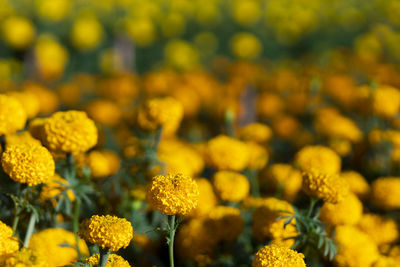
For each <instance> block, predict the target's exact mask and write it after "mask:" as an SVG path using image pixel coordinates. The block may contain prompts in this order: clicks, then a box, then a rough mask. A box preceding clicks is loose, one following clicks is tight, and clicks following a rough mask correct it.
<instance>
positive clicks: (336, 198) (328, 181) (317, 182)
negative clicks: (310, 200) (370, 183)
mask: <svg viewBox="0 0 400 267" xmlns="http://www.w3.org/2000/svg"><path fill="white" fill-rule="evenodd" d="M303 190H304V191H305V192H306V193H307V194H308V195H310V196H314V197H317V198H321V199H323V200H324V201H326V202H329V203H333V204H335V203H337V202H340V201H342V200H343V199H344V198H345V197H346V196H347V195H348V193H349V185H348V184H347V182H346V180H344V179H343V178H341V177H340V176H339V175H336V174H326V173H322V172H319V171H317V170H314V169H311V170H309V171H307V172H303Z"/></svg>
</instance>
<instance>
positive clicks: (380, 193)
mask: <svg viewBox="0 0 400 267" xmlns="http://www.w3.org/2000/svg"><path fill="white" fill-rule="evenodd" d="M371 187H372V190H371V191H372V192H371V195H372V202H373V203H374V204H375V205H376V206H378V207H379V208H382V209H385V210H393V209H399V208H400V198H399V197H398V196H399V195H400V178H399V177H381V178H378V179H376V180H375V181H374V182H373V183H372V185H371Z"/></svg>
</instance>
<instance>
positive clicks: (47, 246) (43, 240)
mask: <svg viewBox="0 0 400 267" xmlns="http://www.w3.org/2000/svg"><path fill="white" fill-rule="evenodd" d="M66 245H69V246H66ZM75 246H76V240H75V235H74V233H72V232H70V231H67V230H64V229H62V228H48V229H45V230H42V231H40V232H37V233H35V234H33V235H32V237H31V239H30V241H29V248H30V249H33V250H34V251H35V252H37V253H38V254H40V255H41V256H42V257H43V258H44V259H45V260H46V261H47V262H48V263H49V264H50V266H64V265H69V264H71V263H72V262H74V261H77V259H78V254H77V252H76V249H75ZM79 250H80V252H81V253H82V254H84V255H87V254H89V250H88V247H87V246H86V243H85V242H84V241H83V240H82V239H79Z"/></svg>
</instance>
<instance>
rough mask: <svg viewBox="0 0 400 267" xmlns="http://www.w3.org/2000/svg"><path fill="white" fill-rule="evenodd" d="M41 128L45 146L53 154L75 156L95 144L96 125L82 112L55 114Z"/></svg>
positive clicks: (60, 112) (71, 111) (72, 111)
mask: <svg viewBox="0 0 400 267" xmlns="http://www.w3.org/2000/svg"><path fill="white" fill-rule="evenodd" d="M43 127H44V128H43V133H44V138H45V144H46V146H48V147H49V149H50V150H51V151H54V152H58V153H72V154H77V153H79V152H85V151H87V150H88V149H90V148H92V147H93V146H94V145H96V143H97V128H96V125H95V124H94V122H93V121H92V120H91V119H89V118H88V117H87V115H86V113H85V112H82V111H76V110H70V111H65V112H62V111H59V112H56V113H54V114H53V115H52V116H51V117H50V118H48V119H46V120H45V122H44V126H43Z"/></svg>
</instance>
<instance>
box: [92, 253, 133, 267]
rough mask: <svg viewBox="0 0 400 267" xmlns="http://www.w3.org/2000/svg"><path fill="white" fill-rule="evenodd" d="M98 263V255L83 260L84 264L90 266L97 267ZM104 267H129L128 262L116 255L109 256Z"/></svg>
mask: <svg viewBox="0 0 400 267" xmlns="http://www.w3.org/2000/svg"><path fill="white" fill-rule="evenodd" d="M99 261H100V254H94V255H93V256H91V257H89V258H87V259H85V260H84V262H85V263H89V264H91V266H98V264H99ZM106 267H131V265H130V264H129V262H127V261H126V260H125V259H124V258H122V257H121V256H119V255H117V254H110V256H108V259H107V263H106Z"/></svg>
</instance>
